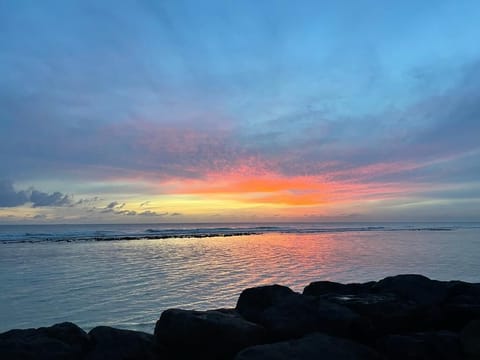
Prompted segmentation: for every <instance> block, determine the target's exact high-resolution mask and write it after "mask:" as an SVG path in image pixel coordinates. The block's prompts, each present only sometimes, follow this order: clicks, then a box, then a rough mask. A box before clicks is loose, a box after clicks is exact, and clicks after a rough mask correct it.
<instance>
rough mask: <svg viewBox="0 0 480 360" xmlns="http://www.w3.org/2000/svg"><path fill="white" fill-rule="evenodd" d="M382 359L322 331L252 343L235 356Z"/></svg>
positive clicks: (271, 359)
mask: <svg viewBox="0 0 480 360" xmlns="http://www.w3.org/2000/svg"><path fill="white" fill-rule="evenodd" d="M257 359H258V360H283V359H285V360H287V359H295V360H317V359H322V360H377V359H378V360H379V359H381V357H380V356H379V355H378V354H377V353H376V352H375V351H374V350H372V349H370V348H368V347H366V346H364V345H360V344H357V343H354V342H352V341H349V340H346V339H341V338H336V337H332V336H328V335H325V334H321V333H314V334H310V335H308V336H306V337H304V338H301V339H297V340H290V341H284V342H279V343H273V344H266V345H259V346H254V347H250V348H248V349H245V350H243V351H242V352H240V353H239V354H238V355H237V356H236V357H235V360H257Z"/></svg>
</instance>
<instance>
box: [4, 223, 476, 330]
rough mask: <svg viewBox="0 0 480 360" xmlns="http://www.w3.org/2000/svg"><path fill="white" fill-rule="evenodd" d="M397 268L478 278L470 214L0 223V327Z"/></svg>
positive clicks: (203, 300)
mask: <svg viewBox="0 0 480 360" xmlns="http://www.w3.org/2000/svg"><path fill="white" fill-rule="evenodd" d="M400 273H420V274H424V275H426V276H429V277H431V278H434V279H439V280H450V279H459V280H464V281H471V282H480V224H474V223H456V224H445V223H443V224H440V223H433V224H431V223H430V224H425V223H422V224H420V223H393V224H365V223H330V224H149V225H138V224H137V225H43V226H39V225H31V226H24V225H23V226H21V225H3V226H0V332H2V331H6V330H8V329H11V328H29V327H40V326H50V325H53V324H54V323H58V322H63V321H72V322H74V323H76V324H78V325H79V326H81V327H82V328H84V329H85V330H89V329H91V328H93V327H95V326H98V325H109V326H114V327H119V328H126V329H132V330H143V331H147V332H152V331H153V327H154V324H155V321H156V320H157V319H158V318H159V316H160V314H161V312H162V311H163V310H165V309H168V308H172V307H177V308H184V309H198V310H205V309H215V308H221V307H234V306H235V303H236V300H237V298H238V296H239V294H240V292H241V291H242V290H243V289H245V288H248V287H252V286H259V285H266V284H275V283H278V284H282V285H286V286H289V287H291V288H292V289H293V290H295V291H299V292H301V291H302V289H303V288H304V287H305V286H306V285H308V284H309V283H310V282H312V281H317V280H331V281H340V282H363V281H369V280H379V279H381V278H383V277H385V276H389V275H394V274H400Z"/></svg>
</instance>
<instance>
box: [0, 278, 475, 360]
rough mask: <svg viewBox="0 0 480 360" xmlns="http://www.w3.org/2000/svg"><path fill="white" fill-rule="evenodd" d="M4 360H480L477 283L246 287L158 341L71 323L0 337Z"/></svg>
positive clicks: (171, 327)
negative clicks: (230, 302) (230, 304)
mask: <svg viewBox="0 0 480 360" xmlns="http://www.w3.org/2000/svg"><path fill="white" fill-rule="evenodd" d="M0 358H1V359H4V360H7V359H79V360H80V359H88V360H92V359H193V358H197V359H236V360H253V359H291V358H295V359H394V360H396V359H480V284H479V283H468V282H463V281H436V280H431V279H429V278H427V277H425V276H422V275H397V276H391V277H387V278H384V279H382V280H380V281H371V282H366V283H352V284H341V283H335V282H330V281H318V282H313V283H311V284H309V285H308V286H307V287H306V288H305V289H304V290H303V293H302V294H300V293H296V292H294V291H292V290H291V289H289V288H288V287H285V286H281V285H270V286H262V287H256V288H250V289H246V290H244V291H243V292H242V293H241V295H240V297H239V299H238V301H237V305H236V307H235V308H234V309H216V310H209V311H194V310H181V309H169V310H166V311H164V312H163V313H162V314H161V316H160V318H159V320H158V321H157V324H156V326H155V331H154V333H153V334H148V333H144V332H139V331H131V330H121V329H115V328H111V327H107V326H98V327H95V328H94V329H92V330H91V331H90V332H88V333H86V332H85V331H84V330H82V329H81V328H80V327H78V326H77V325H75V324H73V323H61V324H56V325H53V326H51V327H44V328H38V329H24V330H10V331H7V332H4V333H2V334H0Z"/></svg>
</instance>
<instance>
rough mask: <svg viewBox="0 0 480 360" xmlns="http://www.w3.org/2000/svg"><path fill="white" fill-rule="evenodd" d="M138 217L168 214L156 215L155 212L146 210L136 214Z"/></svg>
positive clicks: (158, 214)
mask: <svg viewBox="0 0 480 360" xmlns="http://www.w3.org/2000/svg"><path fill="white" fill-rule="evenodd" d="M138 215H139V216H166V215H168V212H164V213H158V212H156V211H151V210H146V211H142V212H140V213H138Z"/></svg>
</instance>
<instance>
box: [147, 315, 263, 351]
mask: <svg viewBox="0 0 480 360" xmlns="http://www.w3.org/2000/svg"><path fill="white" fill-rule="evenodd" d="M155 339H156V341H157V343H158V344H160V345H163V346H165V347H166V348H167V349H168V353H169V354H170V356H172V357H174V358H184V359H191V358H205V359H229V358H231V357H233V356H234V355H235V354H236V353H237V352H238V351H240V350H242V349H244V348H246V347H249V346H252V345H256V344H261V343H263V342H265V340H266V332H265V329H264V328H263V327H261V326H259V325H257V324H254V323H252V322H249V321H247V320H245V319H243V318H242V317H240V316H239V315H238V314H236V313H229V312H227V313H225V312H219V311H193V310H180V309H169V310H166V311H164V312H163V313H162V315H161V317H160V319H159V320H158V322H157V324H156V326H155Z"/></svg>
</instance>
